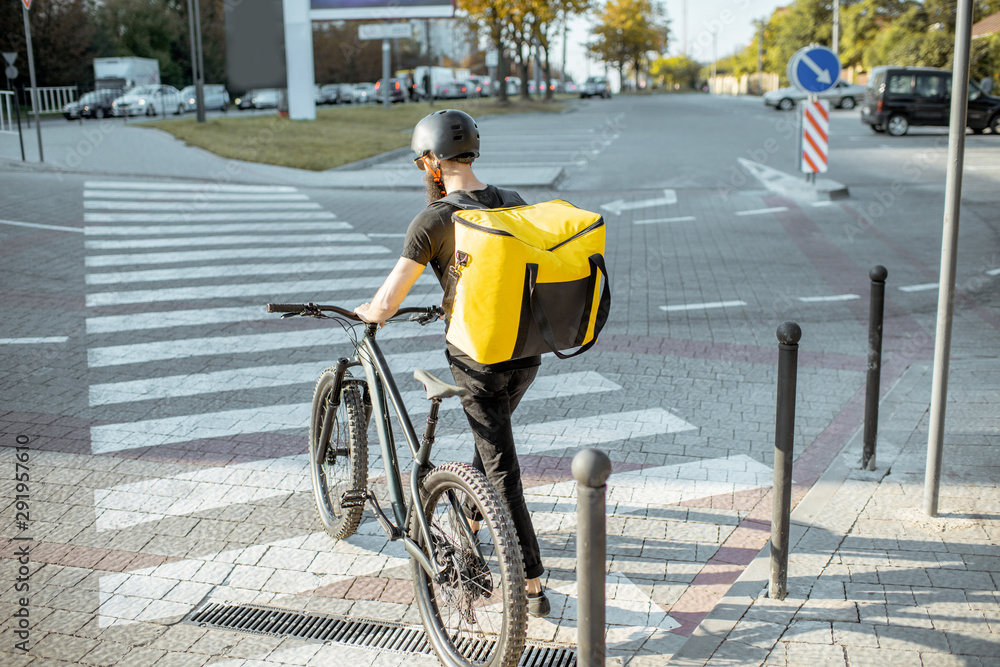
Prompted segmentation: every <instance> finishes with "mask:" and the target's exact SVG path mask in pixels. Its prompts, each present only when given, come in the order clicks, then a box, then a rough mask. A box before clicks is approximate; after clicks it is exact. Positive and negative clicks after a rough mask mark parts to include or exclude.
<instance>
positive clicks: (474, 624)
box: [409, 463, 528, 667]
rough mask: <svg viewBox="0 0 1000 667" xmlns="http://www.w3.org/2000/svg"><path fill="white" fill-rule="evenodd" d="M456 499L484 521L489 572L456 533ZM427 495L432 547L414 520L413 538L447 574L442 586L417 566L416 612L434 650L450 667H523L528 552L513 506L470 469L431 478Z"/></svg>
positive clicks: (453, 468)
mask: <svg viewBox="0 0 1000 667" xmlns="http://www.w3.org/2000/svg"><path fill="white" fill-rule="evenodd" d="M450 494H454V495H455V496H456V497H457V500H458V501H459V504H460V505H463V506H468V507H470V508H471V507H475V509H476V510H477V513H478V514H479V515H480V516H482V517H483V520H482V522H481V527H480V531H479V537H480V538H481V539H482V540H483V541H481V542H480V549H481V550H482V553H483V556H484V558H485V560H486V563H485V566H486V568H487V569H486V570H485V571H484V570H483V568H482V565H478V559H476V558H475V556H474V552H473V551H472V549H471V548H470V547H469V545H468V541H467V540H466V538H464V537H462V536H461V535H460V530H459V528H458V527H457V526H456V525H455V520H456V519H455V515H454V513H453V511H452V507H453V506H452V504H451V501H450V498H449V495H450ZM421 495H422V497H423V498H426V501H425V504H424V508H425V512H426V516H427V518H428V522H429V524H430V530H431V537H432V542H433V546H432V547H431V548H428V547H427V545H426V544H425V541H424V540H423V539H422V537H421V536H420V527H419V524H418V523H417V521H416V517H415V516H414V517H413V519H412V520H411V522H410V526H409V530H410V537H411V538H412V539H414V540H416V541H418V542H419V543H420V544H421V545H422V546H423V548H424V549H425V552H426V553H428V555H429V556H430V557H431V558H432V559H434V560H437V562H439V563H441V564H443V565H445V566H446V567H445V571H444V575H445V576H444V581H442V582H441V583H440V584H439V583H435V582H434V581H432V580H431V579H430V578H429V577H428V576H427V573H426V572H424V569H423V568H422V567H420V565H419V564H417V563H416V561H413V563H412V569H413V584H414V588H415V591H416V601H417V606H418V608H419V609H420V617H421V619H422V620H423V623H424V628H425V630H426V632H427V636H428V639H429V640H430V643H431V645H432V646H433V647H434V650H435V651H436V652H437V654H438V657H439V658H440V659H441V662H442V663H444V665H446V667H516V665H517V663H518V661H519V660H520V658H521V653H522V652H523V651H524V642H525V637H526V634H527V626H528V615H527V605H528V602H527V596H526V593H525V588H524V586H525V583H524V562H523V560H522V557H521V548H520V545H519V543H518V540H517V534H516V533H515V532H514V525H513V522H512V521H511V518H510V512H509V511H508V510H507V506H506V505H505V504H504V502H503V500H502V499H501V498H500V495H499V494H498V493H497V492H496V490H495V489H494V488H493V486H492V485H491V484H490V483H489V481H488V480H487V479H486V476H485V475H483V474H482V473H481V472H479V471H478V470H476V469H475V468H473V467H472V466H470V465H467V464H464V463H446V464H444V465H441V466H438V467H437V468H434V469H433V470H431V471H430V472H429V473H428V474H427V477H425V478H424V480H423V486H422V494H421ZM487 536H488V540H487V539H486V538H487Z"/></svg>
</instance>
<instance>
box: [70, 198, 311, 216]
mask: <svg viewBox="0 0 1000 667" xmlns="http://www.w3.org/2000/svg"><path fill="white" fill-rule="evenodd" d="M83 208H84V210H94V209H96V210H105V211H139V212H144V211H174V212H176V213H207V212H209V211H295V210H306V209H309V210H316V209H321V208H323V207H322V206H320V205H319V204H317V203H316V202H311V201H304V202H281V201H278V202H228V203H224V204H212V203H209V202H180V201H179V202H170V201H142V202H131V201H106V200H103V199H100V200H98V199H94V200H91V201H85V202H83Z"/></svg>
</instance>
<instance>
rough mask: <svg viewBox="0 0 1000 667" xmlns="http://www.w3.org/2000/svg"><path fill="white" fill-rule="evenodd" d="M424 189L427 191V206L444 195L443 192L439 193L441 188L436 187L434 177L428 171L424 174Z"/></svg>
mask: <svg viewBox="0 0 1000 667" xmlns="http://www.w3.org/2000/svg"><path fill="white" fill-rule="evenodd" d="M424 188H425V189H426V190H427V203H428V204H433V203H434V202H436V201H437V200H438V199H441V198H442V197H444V195H445V193H444V192H441V186H440V185H438V182H437V181H435V180H434V176H432V175H431V172H429V171H425V172H424Z"/></svg>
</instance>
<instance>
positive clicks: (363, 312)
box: [354, 303, 395, 326]
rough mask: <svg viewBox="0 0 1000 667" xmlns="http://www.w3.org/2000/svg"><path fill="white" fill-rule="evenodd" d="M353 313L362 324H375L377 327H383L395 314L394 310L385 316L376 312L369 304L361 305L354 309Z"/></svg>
mask: <svg viewBox="0 0 1000 667" xmlns="http://www.w3.org/2000/svg"><path fill="white" fill-rule="evenodd" d="M354 312H355V314H356V315H357V316H358V317H360V318H361V320H362V321H363V322H368V323H369V324H377V325H379V326H385V321H386V320H387V319H389V318H390V317H392V316H393V315H394V314H395V310H393V312H391V313H388V314H385V313H384V312H382V313H380V312H378V309H376V308H373V307H372V304H371V303H363V304H361V305H360V306H358V307H357V308H355V309H354Z"/></svg>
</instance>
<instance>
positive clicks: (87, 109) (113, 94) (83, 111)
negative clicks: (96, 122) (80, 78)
mask: <svg viewBox="0 0 1000 667" xmlns="http://www.w3.org/2000/svg"><path fill="white" fill-rule="evenodd" d="M124 93H125V91H124V90H121V89H120V88H110V89H104V90H95V91H93V92H91V93H86V94H84V95H81V96H80V99H78V100H77V101H76V102H70V103H69V104H67V105H66V106H65V107H64V108H63V116H65V117H66V119H67V120H75V119H77V118H80V117H83V118H104V117H105V116H110V115H111V105H112V103H113V102H114V101H115V99H116V98H118V97H121V96H122V95H123V94H124Z"/></svg>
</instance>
